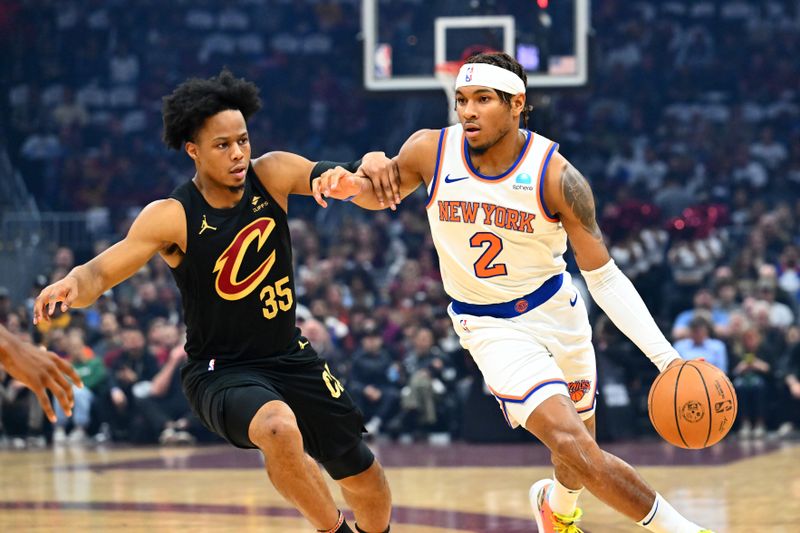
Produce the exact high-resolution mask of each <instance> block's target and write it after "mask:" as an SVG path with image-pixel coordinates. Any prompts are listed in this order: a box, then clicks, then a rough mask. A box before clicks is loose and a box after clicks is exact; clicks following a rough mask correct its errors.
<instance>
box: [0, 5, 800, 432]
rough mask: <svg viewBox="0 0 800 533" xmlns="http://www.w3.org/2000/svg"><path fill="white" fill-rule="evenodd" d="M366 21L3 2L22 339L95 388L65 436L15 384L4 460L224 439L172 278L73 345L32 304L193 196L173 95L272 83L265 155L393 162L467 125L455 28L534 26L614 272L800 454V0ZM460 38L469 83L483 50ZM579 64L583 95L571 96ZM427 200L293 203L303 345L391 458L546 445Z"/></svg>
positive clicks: (741, 427)
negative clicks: (528, 425) (192, 82)
mask: <svg viewBox="0 0 800 533" xmlns="http://www.w3.org/2000/svg"><path fill="white" fill-rule="evenodd" d="M365 1H366V0H365ZM369 4H370V5H372V6H373V7H374V8H375V10H376V17H377V18H376V20H377V22H376V23H375V26H374V27H373V28H371V29H370V28H367V29H366V30H365V28H364V27H363V24H362V8H363V7H364V6H363V5H362V3H361V2H359V1H356V0H301V1H293V0H228V1H225V2H219V1H212V0H191V1H184V0H176V1H170V2H163V1H159V2H156V1H154V0H139V1H137V2H126V1H122V0H3V1H2V2H0V49H1V50H3V53H2V54H0V323H2V324H4V325H5V326H6V327H7V328H9V329H10V330H12V331H14V332H16V333H17V334H18V335H20V336H21V337H23V338H26V339H28V340H32V341H35V342H39V343H43V344H45V345H47V346H48V348H50V349H51V350H53V351H55V352H57V353H58V354H60V355H62V356H63V357H65V358H68V359H69V360H70V361H72V362H73V364H74V365H75V366H76V367H78V368H79V369H80V371H81V374H82V375H83V376H84V377H85V381H86V383H87V385H88V391H89V394H87V395H85V396H84V397H82V398H81V402H82V403H80V407H77V406H76V413H75V416H74V417H73V418H72V419H71V420H67V419H65V418H63V417H62V418H61V420H60V422H59V423H58V424H56V426H55V427H51V426H50V424H49V423H48V422H46V421H45V420H44V419H43V416H42V414H41V412H40V411H39V410H38V407H37V404H36V402H35V398H34V397H33V396H32V395H30V394H29V393H28V392H27V391H26V390H24V389H23V388H22V387H21V386H20V385H19V384H17V383H16V382H14V381H13V380H10V378H8V377H7V376H6V375H5V373H4V372H2V371H0V412H2V422H1V423H0V444H2V445H12V446H15V447H43V446H46V445H48V444H49V443H50V442H51V441H55V442H56V443H61V442H64V441H71V442H74V443H78V444H88V443H92V442H106V441H109V440H112V441H117V442H134V443H155V442H161V443H162V444H175V443H187V442H194V441H196V440H200V441H209V440H213V437H212V436H211V435H209V434H208V433H206V432H205V431H203V430H202V428H200V427H199V426H198V424H197V422H196V421H195V420H194V419H193V417H192V416H191V415H190V414H189V408H188V405H187V404H186V402H185V400H184V399H183V397H182V395H181V392H180V384H179V380H178V372H177V371H176V369H177V368H178V366H179V364H180V363H181V362H182V361H183V359H184V358H185V354H184V353H183V349H182V344H183V328H182V317H181V308H180V302H179V299H178V298H179V295H178V292H177V289H176V287H175V285H174V284H173V282H172V279H171V276H170V275H169V272H168V267H167V266H166V264H165V263H164V262H163V261H162V260H161V259H160V258H156V259H154V260H153V261H152V262H151V263H150V264H149V265H148V266H147V267H146V268H144V269H142V270H141V271H140V272H139V273H137V274H136V275H135V276H134V277H133V278H131V279H130V280H129V281H127V282H125V283H124V284H122V285H120V286H118V287H116V288H114V289H113V290H112V291H109V292H108V293H107V294H105V295H104V296H103V297H102V298H101V299H100V300H99V301H98V303H97V304H96V305H94V306H93V307H92V308H89V309H85V310H70V311H69V312H68V313H67V314H64V315H59V316H57V317H56V319H55V320H54V321H53V322H52V323H45V324H41V325H40V326H39V327H33V326H32V321H31V304H32V299H33V298H34V297H35V296H36V295H37V294H38V292H39V290H40V289H41V288H42V287H44V286H45V285H47V284H49V283H50V282H52V281H55V280H57V279H60V278H62V277H63V276H64V275H65V274H66V273H67V272H68V271H69V270H70V269H71V268H72V267H73V266H75V265H76V264H80V263H82V262H85V261H86V260H88V259H90V258H91V257H93V256H94V255H95V254H97V253H98V252H100V251H102V250H103V249H105V248H106V247H107V246H109V245H110V244H112V243H113V242H115V241H116V240H118V239H120V238H121V237H122V236H124V234H125V232H126V230H127V228H128V227H129V225H130V223H131V221H132V220H133V218H134V217H135V216H136V214H137V213H138V212H139V211H140V210H141V208H142V207H143V206H144V205H146V204H147V203H148V202H150V201H152V200H155V199H158V198H162V197H164V196H166V195H168V194H169V193H170V191H171V190H172V189H173V188H174V187H175V186H176V185H178V184H180V183H182V182H183V181H185V180H187V179H189V178H191V176H192V175H193V173H194V168H193V165H192V164H191V160H190V159H189V158H188V157H187V156H186V155H185V154H184V153H183V152H181V153H175V152H169V151H168V150H167V149H166V147H165V146H164V145H163V144H162V143H161V140H160V135H161V116H160V109H161V97H162V96H164V95H166V94H168V93H170V92H171V91H172V89H173V88H174V87H175V86H176V85H177V84H178V83H180V82H181V81H183V80H184V79H186V78H188V77H208V76H211V75H215V74H217V73H218V72H219V70H220V69H221V68H222V67H223V66H227V67H228V68H230V69H231V70H232V71H233V72H234V73H235V74H236V75H237V76H240V77H245V78H248V79H250V80H252V81H254V82H255V83H257V84H258V86H259V87H260V88H261V95H262V98H263V101H264V108H263V109H262V111H261V112H260V113H259V114H257V115H256V116H255V117H253V118H252V120H251V121H250V123H249V128H250V135H251V142H252V145H253V155H254V156H257V155H260V154H262V153H264V152H267V151H272V150H288V151H292V152H297V153H299V154H302V155H304V156H306V157H308V158H310V159H315V160H316V159H331V160H338V161H346V160H352V159H356V158H358V157H360V156H361V155H362V154H363V153H365V152H367V151H371V150H383V151H385V152H386V153H387V154H389V155H394V154H396V152H397V150H398V149H399V146H400V145H401V144H402V142H403V141H404V140H405V139H406V138H407V137H408V136H409V135H410V134H411V133H413V132H414V131H415V130H417V129H419V128H439V127H443V126H445V125H447V123H448V109H449V107H450V106H451V105H452V103H451V102H448V101H447V100H446V98H445V93H444V92H443V91H442V90H441V89H435V88H432V87H430V86H429V85H426V84H428V82H429V81H430V80H435V77H434V76H433V69H434V67H435V63H436V61H435V60H434V57H433V55H432V54H433V52H434V43H433V42H431V39H432V38H433V37H432V31H431V26H432V24H433V19H434V18H435V16H438V15H440V14H441V15H453V14H456V15H459V16H494V15H509V14H512V15H513V16H514V18H515V21H516V29H515V32H516V37H517V38H516V41H515V42H514V53H516V54H517V55H518V56H519V57H520V58H521V60H522V59H524V60H525V62H526V68H528V70H529V73H531V74H541V76H540V77H541V78H542V80H544V81H541V80H540V84H539V85H538V86H534V87H531V89H530V91H529V93H528V96H529V101H531V102H532V103H533V104H534V105H535V109H534V112H533V113H532V115H531V121H530V124H529V127H530V129H532V130H534V131H538V132H541V133H542V134H543V135H545V136H547V137H550V138H552V139H554V140H556V141H558V142H559V143H560V144H561V148H560V151H561V152H562V153H563V154H564V155H565V156H566V157H567V158H568V159H570V160H571V161H572V162H573V164H575V166H576V167H577V168H578V169H580V170H581V171H582V172H583V173H584V174H585V175H586V176H587V178H588V179H589V181H590V182H591V184H592V187H593V189H594V192H595V195H596V199H597V202H598V216H599V218H600V225H601V228H602V229H603V231H604V234H605V237H606V239H607V243H608V246H609V248H610V250H611V252H612V255H613V257H614V259H615V260H616V262H617V263H618V264H619V265H620V267H621V268H622V269H623V270H624V271H625V273H626V274H627V275H628V276H629V277H630V278H631V279H632V280H633V282H634V284H635V285H636V287H637V288H638V289H639V291H640V293H641V294H642V296H643V297H644V299H645V301H646V302H647V304H648V306H649V308H650V310H651V311H652V313H653V315H654V316H655V317H656V320H657V322H658V323H659V325H660V326H661V327H662V329H663V331H664V333H665V334H666V335H667V336H668V338H669V339H670V340H671V341H673V342H674V343H675V346H676V348H677V349H678V350H679V352H680V353H681V354H682V355H683V356H684V357H686V358H695V357H705V358H706V359H707V360H709V361H710V362H712V363H713V364H715V365H717V366H719V367H721V368H723V370H725V371H726V372H727V373H728V375H729V376H730V377H731V379H732V380H733V382H734V383H735V385H736V388H737V391H738V394H739V400H740V409H741V411H740V414H739V420H738V422H737V426H736V428H735V429H734V431H735V433H736V435H737V438H741V439H758V440H762V439H774V440H778V439H792V438H795V437H796V435H797V433H796V432H795V429H794V428H795V427H796V424H797V423H798V422H800V420H798V417H800V328H799V327H798V295H800V247H799V246H800V226H799V225H798V220H799V219H800V194H799V193H800V120H799V115H800V107H798V104H799V103H800V102H799V101H798V100H799V96H800V95H799V94H798V90H800V63H798V61H797V55H796V54H797V52H798V50H800V2H798V1H796V0H784V1H755V0H753V1H744V0H706V1H703V0H696V1H682V0H675V1H668V2H661V1H656V0H643V1H622V0H602V1H596V2H592V3H591V9H590V12H589V13H588V23H589V31H588V34H587V35H585V36H584V35H583V33H581V31H580V28H579V27H578V26H577V23H576V20H578V17H577V16H576V13H577V12H578V9H577V7H576V6H577V4H576V2H575V1H572V2H555V1H551V2H547V1H544V0H539V1H530V2H525V1H508V2H504V1H500V0H496V1H491V0H473V1H470V2H452V1H450V2H448V1H437V2H424V1H423V0H393V1H392V2H391V3H390V2H388V1H380V0H377V1H373V2H369ZM585 4H586V5H587V6H588V2H585ZM493 31H494V30H493ZM584 37H585V38H586V41H585V42H586V43H587V44H588V46H587V47H586V49H585V50H584V51H583V52H584V53H582V52H581V50H580V42H581V39H582V38H584ZM480 38H481V39H484V40H485V41H488V44H491V41H492V39H496V38H498V37H497V36H496V35H493V34H492V32H489V31H483V32H480ZM365 39H366V41H365ZM455 39H456V38H455V37H454V40H455ZM461 39H462V41H463V42H462V43H461V44H458V45H453V46H449V47H447V48H448V49H447V50H445V56H446V57H445V59H446V60H454V59H458V58H459V57H461V55H462V53H463V52H464V51H465V50H466V49H467V48H468V46H467V47H466V48H465V46H464V43H469V42H471V40H473V39H472V38H471V37H462V38H461ZM365 42H369V43H370V46H374V48H365V46H364V43H365ZM482 44H487V43H486V42H484V43H482ZM365 64H367V65H368V66H372V67H373V68H372V69H369V70H370V73H371V74H368V75H367V76H365V75H364V66H365ZM582 64H585V68H586V79H585V80H584V81H583V82H580V83H577V84H576V83H566V82H564V83H561V82H559V81H558V79H556V78H557V77H558V76H560V75H563V74H565V73H566V74H570V73H576V72H579V71H580V69H581V65H582ZM420 74H424V75H425V76H426V77H427V78H430V80H428V81H425V82H419V83H417V85H418V87H416V88H414V87H410V88H407V89H405V90H400V91H397V90H379V91H373V90H369V89H367V88H366V86H365V83H367V78H374V80H377V82H378V84H380V82H381V81H385V80H392V79H400V77H401V76H402V75H420ZM550 77H552V78H553V79H555V81H554V82H552V84H551V85H553V86H552V87H550V86H548V87H543V86H541V85H544V84H546V83H547V82H546V80H545V78H550ZM434 87H435V85H434ZM424 203H425V194H424V191H422V190H418V191H417V193H416V194H415V195H413V196H411V197H409V198H408V199H407V200H405V201H404V202H403V205H402V206H401V208H400V209H399V211H398V212H396V213H392V212H381V213H377V214H376V213H371V212H365V211H361V210H359V209H358V208H357V207H355V206H352V205H348V204H342V203H336V204H334V205H333V207H331V208H329V209H327V210H321V209H319V208H317V206H316V204H314V202H313V201H311V200H310V199H309V198H303V197H296V198H293V199H292V201H291V202H290V212H289V214H290V217H291V222H290V225H291V231H292V239H293V245H294V250H295V259H296V265H295V269H296V270H295V272H296V280H297V296H298V301H299V304H300V305H299V307H298V320H299V325H300V327H301V328H302V330H303V333H304V334H305V335H306V336H307V337H308V338H309V339H310V340H311V341H312V343H313V345H314V346H315V348H316V349H317V351H319V352H320V354H321V355H322V356H323V357H325V358H327V359H328V360H329V362H330V364H331V368H332V370H333V371H334V373H335V374H336V375H337V376H339V377H340V379H341V380H342V381H343V382H345V383H346V386H347V387H348V389H349V390H350V391H351V393H352V394H353V395H354V397H355V398H356V400H357V401H358V402H359V404H360V405H361V407H362V409H363V410H364V411H365V413H366V414H367V426H368V429H370V431H371V435H372V436H373V438H379V439H387V440H388V439H391V440H399V441H402V442H409V441H420V440H421V441H434V442H435V441H440V442H447V441H449V440H465V441H469V442H485V441H515V440H523V439H527V438H528V437H527V436H526V434H525V433H524V432H522V431H517V432H512V431H511V430H510V429H508V428H506V427H505V426H504V422H503V418H502V416H500V413H499V412H498V408H497V404H496V402H495V401H494V399H493V398H492V396H491V395H490V394H489V393H488V391H487V390H486V389H485V387H484V385H483V382H482V380H481V378H480V375H479V373H478V372H477V369H476V368H475V366H474V364H473V363H472V362H471V360H470V358H469V355H468V354H467V353H466V352H464V351H463V350H462V349H461V348H460V346H459V344H458V341H457V338H456V337H455V333H454V332H453V331H452V327H451V323H450V320H449V318H448V317H447V315H446V312H445V307H446V305H447V303H448V298H447V297H446V295H445V294H444V292H443V289H442V283H441V279H440V275H439V272H438V266H437V262H436V256H435V251H434V248H433V245H432V242H431V239H430V236H429V230H428V224H427V222H426V218H425V214H424ZM569 264H570V270H571V271H572V272H573V273H576V268H575V266H574V262H573V261H571V260H570V263H569ZM576 278H578V281H579V282H580V279H579V277H578V276H576ZM587 301H588V302H590V300H589V299H588V298H587ZM590 306H591V304H590ZM590 315H591V318H592V324H593V327H594V332H595V335H594V342H595V348H596V351H597V360H598V372H599V384H600V385H599V390H600V396H599V399H598V409H599V417H600V420H601V423H600V424H598V437H599V438H600V439H601V440H606V441H607V440H622V439H632V438H645V439H646V438H654V436H655V433H654V431H653V429H652V427H651V426H650V423H649V420H648V416H647V405H646V400H647V392H648V389H649V385H650V383H651V382H652V379H653V378H654V377H655V375H656V369H655V367H653V366H652V364H651V363H650V362H649V361H648V360H647V358H646V357H644V356H643V355H642V354H641V353H640V352H639V351H638V350H637V349H636V348H635V347H634V346H633V345H632V344H631V343H630V342H628V341H627V340H626V339H625V338H624V337H623V336H622V335H621V334H620V333H619V332H618V331H617V330H616V328H615V327H614V326H613V325H612V324H610V323H609V321H608V319H607V318H606V317H605V316H604V315H603V314H602V313H600V312H598V310H597V309H596V308H595V307H593V306H591V308H590ZM79 413H80V414H79Z"/></svg>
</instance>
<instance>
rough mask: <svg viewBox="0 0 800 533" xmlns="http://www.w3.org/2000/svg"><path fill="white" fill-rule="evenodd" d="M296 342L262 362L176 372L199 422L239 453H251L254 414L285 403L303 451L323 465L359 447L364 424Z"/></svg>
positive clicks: (323, 367) (196, 364) (323, 368)
mask: <svg viewBox="0 0 800 533" xmlns="http://www.w3.org/2000/svg"><path fill="white" fill-rule="evenodd" d="M297 342H298V346H297V349H296V350H294V351H292V352H290V353H286V354H282V355H278V356H271V357H268V358H264V359H257V360H247V361H235V362H226V361H220V360H214V361H202V360H190V361H189V362H188V363H186V364H185V365H184V366H183V368H182V369H181V378H182V381H183V390H184V393H185V394H186V397H187V398H188V400H189V404H190V405H191V406H192V410H193V411H194V412H195V414H196V415H197V416H198V418H199V419H200V420H201V422H202V423H203V424H204V425H205V426H206V427H207V428H208V429H210V430H211V431H213V432H214V433H216V434H217V435H219V436H221V437H223V438H224V439H225V440H227V441H228V442H230V443H231V444H233V445H234V446H236V447H239V448H256V446H255V445H254V444H253V443H252V442H251V440H250V438H249V436H248V429H249V427H250V422H251V421H252V419H253V417H254V416H255V414H256V412H257V411H258V410H259V409H260V408H261V407H262V406H263V405H264V404H265V403H267V402H269V401H272V400H280V401H282V402H285V403H286V404H287V405H288V406H289V408H290V409H291V410H292V411H293V412H294V415H295V417H296V418H297V424H298V426H299V428H300V432H301V433H302V435H303V445H304V447H305V450H306V452H307V453H308V454H309V455H310V456H311V457H313V458H314V459H316V460H317V461H319V462H320V463H323V465H324V464H325V463H326V462H329V461H331V460H333V459H338V458H340V457H342V456H343V455H345V454H346V453H347V452H350V451H352V450H353V449H354V448H355V447H356V446H357V445H359V444H360V443H361V439H362V432H364V431H365V430H364V419H363V415H362V413H361V411H360V410H359V409H358V407H356V405H355V403H353V399H352V398H351V397H350V395H349V394H348V393H347V391H346V390H344V387H343V386H342V385H341V383H340V382H339V380H338V379H336V377H335V376H333V375H332V374H331V372H330V370H329V369H328V366H327V364H326V363H325V361H324V360H322V359H320V357H319V356H318V355H317V353H316V352H315V351H314V349H313V348H312V347H311V344H310V343H308V341H307V340H305V339H304V338H302V337H299V338H298V341H297ZM367 466H369V465H367Z"/></svg>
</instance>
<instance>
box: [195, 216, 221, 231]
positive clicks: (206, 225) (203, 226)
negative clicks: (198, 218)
mask: <svg viewBox="0 0 800 533" xmlns="http://www.w3.org/2000/svg"><path fill="white" fill-rule="evenodd" d="M207 229H210V230H211V231H216V230H217V228H215V227H214V226H212V225H210V224H209V223H208V221H207V220H206V216H205V215H203V222H202V224H200V233H198V235H202V234H203V232H204V231H205V230H207Z"/></svg>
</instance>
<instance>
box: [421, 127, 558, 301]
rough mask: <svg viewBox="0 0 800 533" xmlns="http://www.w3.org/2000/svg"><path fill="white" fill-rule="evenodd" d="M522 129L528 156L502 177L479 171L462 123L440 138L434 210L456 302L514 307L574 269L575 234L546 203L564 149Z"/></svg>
mask: <svg viewBox="0 0 800 533" xmlns="http://www.w3.org/2000/svg"><path fill="white" fill-rule="evenodd" d="M522 131H523V133H524V134H525V135H526V138H527V140H526V141H525V145H524V146H523V148H522V152H521V153H520V155H519V157H518V158H517V161H516V162H515V163H514V164H513V165H512V166H511V168H509V170H507V171H506V172H504V173H502V174H500V175H498V176H485V175H482V174H480V173H479V172H478V171H477V170H476V169H475V168H474V167H473V165H472V162H471V161H470V157H469V151H468V149H467V143H466V140H465V139H464V135H463V129H462V127H461V125H460V124H457V125H455V126H450V127H449V128H445V129H443V130H442V132H441V134H440V137H439V151H438V154H437V158H436V171H435V174H434V176H433V179H432V180H431V183H430V185H429V187H428V205H427V211H428V221H429V222H430V225H431V234H432V236H433V242H434V244H435V245H436V250H437V251H438V253H439V264H440V268H441V271H442V279H443V281H444V288H445V291H446V292H447V294H448V295H449V296H450V297H451V298H453V299H454V300H458V301H461V302H466V303H471V304H493V303H501V302H508V301H511V300H514V299H516V298H519V297H521V296H525V295H527V294H529V293H531V292H533V291H534V290H535V289H537V288H538V287H539V286H540V285H541V284H542V283H544V282H545V281H546V280H547V279H548V278H550V277H552V276H554V275H556V274H559V273H561V272H564V270H565V268H566V263H565V261H564V258H563V254H564V252H565V251H566V249H567V234H566V232H565V231H564V228H563V227H562V226H561V223H560V222H559V220H558V219H557V218H555V216H553V215H552V213H551V212H550V211H549V210H548V209H547V206H546V205H544V202H543V186H544V175H545V172H546V171H547V165H548V163H549V162H550V158H551V156H552V155H553V152H555V150H556V149H557V148H558V144H556V143H554V142H553V141H551V140H549V139H546V138H545V137H542V136H541V135H538V134H536V133H533V132H530V131H527V130H522Z"/></svg>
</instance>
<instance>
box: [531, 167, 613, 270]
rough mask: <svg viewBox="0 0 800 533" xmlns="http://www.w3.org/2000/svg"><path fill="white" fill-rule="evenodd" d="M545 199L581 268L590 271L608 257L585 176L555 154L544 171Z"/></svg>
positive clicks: (590, 190) (606, 260)
mask: <svg viewBox="0 0 800 533" xmlns="http://www.w3.org/2000/svg"><path fill="white" fill-rule="evenodd" d="M545 184H546V193H545V202H546V204H547V205H548V206H549V207H551V208H552V210H553V211H555V212H556V213H557V214H558V217H559V219H560V220H561V223H562V225H563V226H564V229H565V230H566V232H567V235H568V237H569V241H570V245H571V246H572V252H573V253H574V254H575V260H576V261H577V263H578V266H579V267H580V268H581V269H582V270H593V269H595V268H599V267H601V266H603V265H604V264H605V263H607V262H608V260H609V259H610V256H609V254H608V250H607V249H606V245H605V242H604V240H603V233H602V232H601V231H600V227H599V226H598V225H597V218H596V210H595V203H594V195H593V194H592V188H591V186H590V185H589V182H588V181H587V180H586V178H585V177H583V175H582V174H581V173H580V172H579V171H578V170H577V169H576V168H575V167H574V166H572V165H571V164H570V163H569V162H568V161H567V160H566V159H565V158H564V157H563V156H561V155H560V154H558V153H556V154H555V156H554V158H553V160H552V161H551V167H549V168H548V170H547V177H546V181H545Z"/></svg>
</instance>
